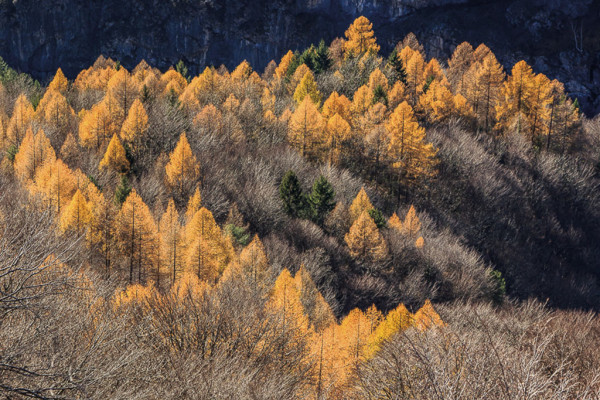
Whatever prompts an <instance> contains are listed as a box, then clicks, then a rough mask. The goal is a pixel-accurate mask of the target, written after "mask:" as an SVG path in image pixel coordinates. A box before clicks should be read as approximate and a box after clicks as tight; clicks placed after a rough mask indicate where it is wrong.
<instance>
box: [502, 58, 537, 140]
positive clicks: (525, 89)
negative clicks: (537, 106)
mask: <svg viewBox="0 0 600 400" xmlns="http://www.w3.org/2000/svg"><path fill="white" fill-rule="evenodd" d="M534 79H535V75H534V74H533V70H532V69H531V67H530V66H529V65H528V64H527V63H526V62H525V61H519V62H518V63H516V64H515V66H514V67H513V69H512V71H511V74H510V76H509V77H508V79H507V80H506V82H504V86H503V87H502V100H501V101H500V103H499V104H497V105H496V114H497V118H498V123H497V124H496V128H497V129H499V130H501V131H503V130H506V129H509V128H510V127H511V126H516V131H517V133H521V132H522V131H523V125H526V123H527V121H526V118H527V114H528V111H529V110H528V108H529V107H530V105H531V100H532V95H533V85H534Z"/></svg>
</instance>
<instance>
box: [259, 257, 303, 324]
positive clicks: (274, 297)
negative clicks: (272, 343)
mask: <svg viewBox="0 0 600 400" xmlns="http://www.w3.org/2000/svg"><path fill="white" fill-rule="evenodd" d="M267 309H269V310H270V311H271V312H272V313H274V314H275V315H276V316H277V317H278V318H279V323H280V325H281V328H282V333H283V334H295V335H299V336H305V335H307V334H308V332H309V321H308V317H307V316H306V314H305V313H304V307H303V306H302V301H301V299H300V291H299V290H298V288H297V287H296V283H295V282H294V279H293V278H292V274H290V271H288V270H287V269H285V268H284V269H283V271H281V273H280V274H279V277H277V280H276V281H275V285H274V287H273V289H272V291H271V296H270V299H269V302H268V303H267Z"/></svg>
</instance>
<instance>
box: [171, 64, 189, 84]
mask: <svg viewBox="0 0 600 400" xmlns="http://www.w3.org/2000/svg"><path fill="white" fill-rule="evenodd" d="M175 70H176V71H177V72H179V73H180V74H181V76H183V77H184V78H185V79H186V80H187V81H189V80H190V76H189V74H188V72H189V71H188V67H187V66H186V65H185V63H184V62H183V60H179V61H178V62H177V64H176V65H175Z"/></svg>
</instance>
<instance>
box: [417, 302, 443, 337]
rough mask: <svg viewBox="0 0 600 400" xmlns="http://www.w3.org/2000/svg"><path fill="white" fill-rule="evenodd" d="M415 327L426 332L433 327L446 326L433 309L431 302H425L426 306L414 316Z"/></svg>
mask: <svg viewBox="0 0 600 400" xmlns="http://www.w3.org/2000/svg"><path fill="white" fill-rule="evenodd" d="M414 325H415V326H416V328H417V329H419V330H422V331H424V330H426V329H429V328H431V327H434V326H437V327H443V326H445V325H446V324H445V323H444V321H443V320H442V318H441V317H440V316H439V314H438V313H437V312H436V311H435V309H434V308H433V305H432V304H431V301H429V300H425V304H423V307H421V308H420V309H419V310H418V311H417V312H416V313H415V315H414Z"/></svg>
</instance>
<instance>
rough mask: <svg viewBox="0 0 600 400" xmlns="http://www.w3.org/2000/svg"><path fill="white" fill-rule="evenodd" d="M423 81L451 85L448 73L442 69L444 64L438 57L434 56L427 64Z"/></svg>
mask: <svg viewBox="0 0 600 400" xmlns="http://www.w3.org/2000/svg"><path fill="white" fill-rule="evenodd" d="M423 81H425V82H434V81H436V82H438V83H441V84H443V85H449V83H448V79H446V75H444V71H442V66H441V65H440V62H439V61H438V60H437V59H436V58H432V59H431V60H429V62H428V63H427V64H426V65H425V69H424V70H423Z"/></svg>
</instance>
